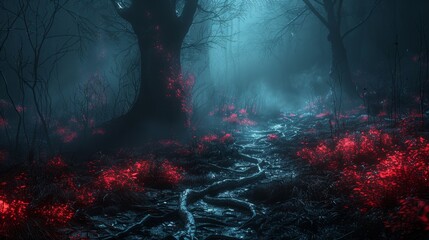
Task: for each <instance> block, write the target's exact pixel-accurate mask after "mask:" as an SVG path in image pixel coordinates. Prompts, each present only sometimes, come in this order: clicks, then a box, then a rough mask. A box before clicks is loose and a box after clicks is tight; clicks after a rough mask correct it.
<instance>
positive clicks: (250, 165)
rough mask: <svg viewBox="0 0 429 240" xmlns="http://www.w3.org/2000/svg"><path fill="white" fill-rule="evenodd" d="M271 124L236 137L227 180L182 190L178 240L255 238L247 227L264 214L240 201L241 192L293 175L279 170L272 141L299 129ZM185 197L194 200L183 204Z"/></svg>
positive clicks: (281, 165) (289, 137) (280, 168)
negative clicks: (182, 224) (182, 225)
mask: <svg viewBox="0 0 429 240" xmlns="http://www.w3.org/2000/svg"><path fill="white" fill-rule="evenodd" d="M275 122H276V121H270V122H268V123H267V124H262V125H256V126H249V127H246V128H245V129H242V131H241V132H240V133H238V134H236V136H235V139H236V141H235V143H234V146H233V147H234V148H235V149H236V150H237V152H238V158H237V159H235V162H234V164H233V166H231V167H228V168H224V170H225V172H227V173H229V174H227V176H226V177H227V178H228V179H225V180H221V181H218V182H215V183H214V184H212V185H209V186H208V187H206V188H205V189H203V190H193V189H186V190H185V191H184V192H183V193H182V194H181V200H180V207H181V210H180V211H181V213H182V215H183V217H184V218H185V222H186V223H187V224H186V227H185V231H182V232H180V234H179V238H181V237H184V238H185V239H186V238H189V239H192V238H194V237H197V238H198V239H200V237H201V236H202V237H203V239H219V238H223V239H229V238H230V239H257V235H256V233H255V232H254V230H252V229H251V228H249V227H248V224H249V223H251V222H252V221H253V220H254V219H255V218H257V217H258V216H259V215H261V214H264V213H265V209H264V208H263V207H262V206H257V205H255V204H254V203H252V202H250V201H249V200H247V199H245V198H243V197H242V196H243V193H244V192H245V191H246V190H248V187H249V186H250V185H252V184H254V185H255V184H268V183H271V182H273V181H281V180H282V179H285V178H289V177H293V175H294V174H295V172H294V171H293V170H292V168H291V169H284V168H283V165H284V161H285V159H283V158H282V157H280V154H279V153H278V152H279V151H277V150H278V149H276V147H275V146H274V142H275V141H278V138H280V137H281V138H287V139H292V138H293V137H295V136H296V134H297V133H298V130H299V129H296V128H291V127H290V126H288V125H286V124H284V123H283V124H281V123H275ZM269 136H273V138H272V139H270V138H269ZM216 168H220V169H221V167H219V166H216ZM212 188H213V189H214V190H213V189H212ZM187 195H192V196H193V197H194V198H195V199H192V200H191V201H187V199H186V198H184V196H185V197H186V196H187ZM183 208H185V209H183Z"/></svg>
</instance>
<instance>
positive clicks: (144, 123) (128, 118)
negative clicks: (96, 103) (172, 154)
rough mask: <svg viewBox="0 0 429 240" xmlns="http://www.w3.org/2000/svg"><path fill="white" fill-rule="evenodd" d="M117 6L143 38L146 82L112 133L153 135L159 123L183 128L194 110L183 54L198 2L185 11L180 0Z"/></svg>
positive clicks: (189, 1) (194, 0) (168, 128)
mask: <svg viewBox="0 0 429 240" xmlns="http://www.w3.org/2000/svg"><path fill="white" fill-rule="evenodd" d="M112 2H113V4H115V6H116V10H117V12H118V14H119V15H120V16H121V17H122V18H123V19H125V20H126V21H127V22H128V23H129V24H130V25H131V26H132V29H133V31H134V33H135V35H136V37H137V40H138V45H139V50H140V55H141V82H140V89H139V93H138V96H137V97H136V101H135V103H134V104H133V106H132V107H131V108H130V110H129V111H128V112H127V113H126V114H124V115H123V116H122V117H120V118H119V119H116V120H115V121H113V122H112V123H113V127H112V128H111V129H110V130H113V131H117V132H121V133H122V132H123V131H125V130H126V129H131V130H132V132H133V133H137V132H138V133H139V134H140V133H143V134H147V132H148V131H151V130H152V129H154V128H153V127H154V125H156V126H159V127H162V128H163V129H164V130H165V131H172V130H178V129H180V128H183V127H184V125H185V124H186V119H187V112H188V111H189V109H188V106H186V99H185V98H186V92H185V90H186V89H185V88H186V86H185V84H186V81H187V79H186V78H185V77H184V76H182V72H181V62H180V56H181V48H182V44H183V41H184V39H185V36H186V34H187V33H188V31H189V28H190V27H191V25H192V22H193V19H194V14H195V12H196V10H197V7H198V0H186V1H184V5H183V9H179V8H178V7H177V5H178V4H177V2H178V1H175V0H157V1H148V0H147V1H146V0H133V1H130V2H129V4H126V3H124V2H117V1H114V0H112ZM180 10H181V11H180ZM179 12H180V14H179ZM157 131H158V130H157ZM113 134H115V133H113Z"/></svg>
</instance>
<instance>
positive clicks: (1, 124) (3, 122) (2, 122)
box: [0, 117, 9, 128]
mask: <svg viewBox="0 0 429 240" xmlns="http://www.w3.org/2000/svg"><path fill="white" fill-rule="evenodd" d="M8 125H9V123H8V121H7V120H6V119H4V118H2V117H0V127H2V128H5V127H7V126H8Z"/></svg>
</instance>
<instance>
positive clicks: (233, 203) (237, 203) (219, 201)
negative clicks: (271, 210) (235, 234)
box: [204, 197, 256, 226]
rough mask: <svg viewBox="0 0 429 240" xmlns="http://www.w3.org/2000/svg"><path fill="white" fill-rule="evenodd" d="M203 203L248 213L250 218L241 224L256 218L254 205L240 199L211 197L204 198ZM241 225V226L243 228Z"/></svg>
mask: <svg viewBox="0 0 429 240" xmlns="http://www.w3.org/2000/svg"><path fill="white" fill-rule="evenodd" d="M204 201H205V202H206V203H209V204H212V205H219V206H222V207H229V208H238V209H240V210H245V211H249V212H250V213H251V216H250V218H249V219H248V220H247V221H246V222H245V223H244V224H243V225H245V224H246V223H248V222H250V221H252V219H254V218H255V217H256V210H255V205H254V204H252V203H249V202H246V201H243V200H240V199H236V198H212V197H205V198H204ZM243 225H242V226H243Z"/></svg>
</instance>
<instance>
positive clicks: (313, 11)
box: [302, 0, 329, 28]
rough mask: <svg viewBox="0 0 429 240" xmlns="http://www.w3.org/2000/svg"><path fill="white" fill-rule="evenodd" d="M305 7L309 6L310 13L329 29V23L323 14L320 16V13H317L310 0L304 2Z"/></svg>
mask: <svg viewBox="0 0 429 240" xmlns="http://www.w3.org/2000/svg"><path fill="white" fill-rule="evenodd" d="M302 1H303V2H304V3H305V5H307V7H308V8H309V9H310V11H311V12H312V13H313V14H314V15H316V17H317V18H318V19H319V20H320V21H321V22H322V23H323V25H325V26H326V27H327V28H329V24H328V21H327V20H326V19H325V18H324V17H323V16H322V14H320V12H319V11H317V9H316V8H315V7H314V5H313V4H312V3H311V2H310V0H302Z"/></svg>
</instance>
